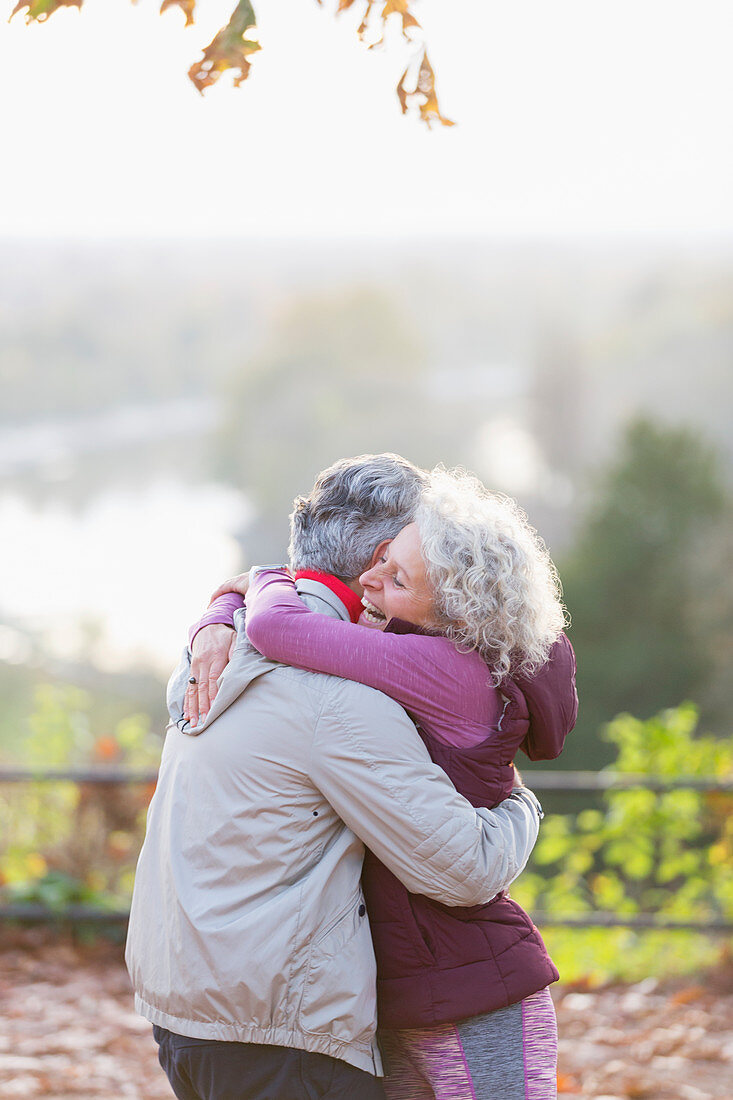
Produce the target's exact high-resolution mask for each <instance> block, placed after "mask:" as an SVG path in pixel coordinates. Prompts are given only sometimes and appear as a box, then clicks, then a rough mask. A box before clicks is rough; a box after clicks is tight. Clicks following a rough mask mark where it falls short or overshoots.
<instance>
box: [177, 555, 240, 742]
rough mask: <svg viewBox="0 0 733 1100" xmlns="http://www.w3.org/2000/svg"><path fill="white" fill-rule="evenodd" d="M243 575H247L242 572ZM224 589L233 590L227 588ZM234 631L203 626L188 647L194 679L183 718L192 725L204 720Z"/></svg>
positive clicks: (215, 690)
mask: <svg viewBox="0 0 733 1100" xmlns="http://www.w3.org/2000/svg"><path fill="white" fill-rule="evenodd" d="M245 576H246V574H245ZM235 579H236V578H235ZM226 591H227V592H230V591H232V589H229V588H228V589H226ZM236 640H237V632H236V630H235V629H234V627H232V626H226V625H225V624H224V623H210V624H209V626H203V627H202V628H201V630H199V632H198V634H197V635H196V637H195V638H194V640H193V645H192V646H191V676H192V677H193V679H194V680H195V681H196V682H195V683H193V684H192V683H189V685H188V687H187V688H186V698H185V699H184V702H183V717H184V718H185V719H186V720H187V721H188V722H190V723H191V725H192V726H197V725H198V724H199V718H200V719H201V721H202V722H203V721H204V720H205V719H206V716H207V714H208V713H209V710H210V709H211V704H212V703H213V702H214V697H215V696H216V693H217V691H218V690H219V688H218V684H217V681H218V679H219V677H220V676H221V674H222V672H223V671H224V669H225V668H226V666H227V665H228V663H229V660H230V658H231V655H232V651H233V649H234V645H235V642H236Z"/></svg>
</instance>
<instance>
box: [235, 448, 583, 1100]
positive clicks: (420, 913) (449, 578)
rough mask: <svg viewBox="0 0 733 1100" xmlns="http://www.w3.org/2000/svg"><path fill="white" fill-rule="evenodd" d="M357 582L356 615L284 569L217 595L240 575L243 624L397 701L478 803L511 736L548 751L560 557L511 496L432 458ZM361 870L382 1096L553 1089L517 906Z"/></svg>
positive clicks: (548, 1020)
mask: <svg viewBox="0 0 733 1100" xmlns="http://www.w3.org/2000/svg"><path fill="white" fill-rule="evenodd" d="M331 580H332V581H333V578H332V579H331ZM360 582H361V585H362V587H363V593H364V595H363V599H362V603H363V606H364V612H363V615H362V617H361V620H360V622H359V624H352V623H349V622H343V621H339V620H334V619H330V618H326V617H325V616H320V615H317V614H314V613H312V612H310V611H308V609H307V608H306V607H305V605H304V604H302V603H301V601H300V600H299V598H298V596H297V593H296V591H295V588H294V583H293V580H292V579H291V577H290V575H289V574H288V572H287V571H286V570H282V569H266V570H256V571H254V572H253V576H252V580H251V582H249V581H248V579H247V577H246V575H242V576H241V577H239V578H235V579H234V580H233V581H231V582H226V584H225V585H223V586H222V587H221V589H219V590H218V591H217V593H215V596H219V595H221V593H223V592H224V591H230V590H237V591H239V592H240V593H245V592H246V603H247V618H246V625H247V634H248V637H249V639H250V641H251V642H252V644H253V645H254V646H255V647H256V648H257V649H258V650H260V652H262V653H263V654H264V655H265V656H266V657H269V658H271V659H274V660H278V661H282V662H284V663H287V664H290V665H295V666H298V667H301V668H306V669H313V670H316V671H320V672H326V673H332V674H334V675H337V676H342V677H345V678H347V679H353V680H358V681H360V682H361V683H364V684H367V685H370V686H372V687H374V688H378V689H379V690H381V691H383V692H385V693H386V694H388V695H390V696H392V698H394V699H396V700H397V701H398V702H399V703H401V704H402V706H404V707H405V709H406V710H407V711H408V713H409V714H410V715H411V717H412V718H413V719H414V721H415V723H416V725H417V733H418V734H419V736H420V737H422V739H423V741H424V742H425V744H426V746H427V749H428V751H429V753H430V755H431V756H432V758H433V760H434V761H435V762H436V763H438V764H440V765H441V766H442V767H443V768H444V769H445V771H446V772H447V773H448V775H449V776H450V778H451V779H452V781H453V783H454V784H455V786H456V787H457V789H458V790H459V791H461V793H462V794H464V795H465V796H466V797H467V798H469V799H470V800H471V801H472V802H473V804H474V805H476V806H488V807H492V806H494V805H496V804H497V803H498V802H499V801H500V800H501V799H502V798H504V797H506V795H507V794H508V793H509V792H510V791H511V787H512V783H513V780H514V767H513V760H514V756H515V754H516V752H517V750H518V749H519V748H523V749H524V751H525V752H526V753H527V754H528V755H529V756H530V757H531V758H533V759H536V758H549V757H554V756H557V755H558V754H559V752H560V751H561V749H562V746H563V743H564V739H565V736H566V735H567V733H568V732H569V730H571V729H572V727H573V725H574V722H575V717H576V713H577V696H576V693H575V661H574V655H573V652H572V648H571V646H570V643H569V642H568V640H567V638H565V636H564V634H563V633H562V629H563V626H564V610H563V606H562V602H561V599H560V589H559V582H558V579H557V574H556V572H555V569H554V567H553V565H552V562H551V560H550V557H549V554H548V552H547V550H546V548H545V546H544V544H543V542H542V541H541V539H540V538H539V537H538V536H537V534H536V532H535V531H534V530H533V529H532V528H531V527H530V526H529V524H528V522H527V519H526V516H525V515H524V513H523V512H522V511H521V510H520V509H519V508H518V506H517V505H516V504H515V503H514V502H513V501H512V500H510V499H509V498H508V497H505V496H503V495H501V494H497V493H490V492H488V491H487V490H486V489H485V488H484V487H483V485H481V483H480V482H478V481H477V480H476V479H475V478H473V477H471V476H470V475H467V474H465V473H464V472H461V471H445V470H443V469H437V470H434V471H433V473H432V475H431V476H430V479H429V483H428V485H427V487H426V488H425V490H424V491H423V493H422V497H421V500H420V503H419V506H418V508H417V512H416V514H415V518H414V522H413V523H411V524H409V525H408V526H407V527H405V528H404V529H403V530H402V531H401V532H400V533H399V534H398V535H397V536H396V538H395V539H393V540H392V541H391V542H388V543H384V544H382V545H381V546H380V547H378V548H377V551H376V552H375V556H374V559H373V562H372V566H371V568H370V569H369V570H367V572H366V573H364V574H363V575H362V576H361V577H360ZM336 583H341V582H336ZM370 627H380V628H381V629H370ZM363 887H364V893H365V897H366V901H367V907H368V910H369V918H370V923H371V928H372V936H373V940H374V947H375V952H376V956H377V967H378V997H379V1021H380V1028H381V1036H380V1037H381V1041H382V1044H383V1047H384V1050H385V1055H386V1062H387V1072H388V1077H387V1079H386V1081H385V1088H386V1092H387V1095H388V1097H389V1100H497V1098H498V1097H501V1098H502V1100H520V1098H521V1100H549V1098H551V1097H555V1096H556V1083H555V1082H556V1057H557V1030H556V1024H555V1017H554V1010H553V1006H552V1001H551V998H550V993H549V985H550V984H551V983H552V982H554V981H556V980H557V977H558V973H557V970H556V969H555V967H554V965H553V963H552V961H551V960H550V958H549V956H548V955H547V952H546V950H545V947H544V944H543V942H542V939H541V937H540V935H539V932H538V931H537V929H536V928H535V927H534V925H533V924H532V922H531V920H530V919H529V917H528V916H527V914H526V913H525V912H524V911H523V910H522V909H521V907H520V906H519V905H517V903H516V902H514V901H513V900H512V899H511V898H510V897H509V896H508V895H506V894H502V895H499V896H497V897H496V898H495V899H494V900H493V901H492V902H490V903H489V904H488V905H484V906H476V907H473V908H471V909H456V908H454V907H446V906H442V905H440V904H437V903H435V902H432V901H430V900H429V899H427V898H425V897H422V896H417V895H411V894H409V893H408V892H407V891H406V890H405V888H404V887H403V886H402V885H401V884H400V883H399V882H398V881H397V880H396V879H395V878H394V877H393V876H392V875H391V874H390V873H389V872H388V871H387V870H386V868H384V867H383V866H382V865H381V864H380V863H379V862H378V861H377V860H376V859H375V858H374V857H373V856H371V855H370V854H369V853H367V857H366V860H365V864H364V872H363Z"/></svg>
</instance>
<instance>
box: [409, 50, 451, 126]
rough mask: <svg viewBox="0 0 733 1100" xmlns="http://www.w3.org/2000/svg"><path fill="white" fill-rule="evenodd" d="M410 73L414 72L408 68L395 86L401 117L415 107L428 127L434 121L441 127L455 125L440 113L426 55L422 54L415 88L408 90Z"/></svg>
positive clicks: (431, 71)
mask: <svg viewBox="0 0 733 1100" xmlns="http://www.w3.org/2000/svg"><path fill="white" fill-rule="evenodd" d="M412 71H414V70H413V66H408V68H407V69H405V71H404V73H403V74H402V76H401V77H400V81H399V83H398V85H397V97H398V99H399V101H400V106H401V108H402V113H403V115H404V114H406V113H407V111H408V109H409V108H410V107H412V106H417V108H418V110H419V111H420V117H421V119H422V120H423V122H425V123H426V124H427V126H428V127H430V126H431V124H432V123H433V122H436V121H437V122H440V123H442V125H443V126H453V125H455V124H454V123H453V122H451V120H450V119H449V118H445V116H444V115H442V114H441V113H440V108H439V106H438V97H437V95H436V92H435V73H434V72H433V67H432V65H431V64H430V62H429V61H428V55H427V53H425V52H423V55H422V59H421V61H420V68H419V70H418V74H417V80H416V82H415V87H414V88H412V89H410V88H409V87H408V78H409V77H410V74H411V72H412Z"/></svg>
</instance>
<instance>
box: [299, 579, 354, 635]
mask: <svg viewBox="0 0 733 1100" xmlns="http://www.w3.org/2000/svg"><path fill="white" fill-rule="evenodd" d="M295 579H296V581H300V580H306V581H318V582H319V584H325V586H326V588H330V589H331V591H332V592H333V594H334V595H335V596H338V598H339V599H340V600H341V603H342V604H343V605H344V607H345V608H346V610H347V611H348V613H349V618H350V619H351V621H352V623H356V622H358V621H359V616H360V615H361V613H362V611H363V610H364V605H363V604H362V602H361V599H360V598H359V596H357V594H356V592H354V591H353V590H352V589H351V588H349V586H348V584H344V582H343V581H340V580H339V579H338V577H334V576H333V574H332V573H318V572H317V571H316V570H315V569H299V570H298V571H297V573H296V574H295Z"/></svg>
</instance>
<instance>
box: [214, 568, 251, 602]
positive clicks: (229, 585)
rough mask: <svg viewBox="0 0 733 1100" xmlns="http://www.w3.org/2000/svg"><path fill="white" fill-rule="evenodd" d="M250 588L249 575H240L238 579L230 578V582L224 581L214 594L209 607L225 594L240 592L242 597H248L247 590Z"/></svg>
mask: <svg viewBox="0 0 733 1100" xmlns="http://www.w3.org/2000/svg"><path fill="white" fill-rule="evenodd" d="M248 588H249V573H248V572H247V573H239V574H238V575H237V576H236V577H230V578H229V580H228V581H224V583H223V584H220V585H219V587H218V588H217V590H216V592H214V593H212V596H211V599H210V600H209V606H211V604H212V603H213V602H214V600H216V599H218V598H219V596H223V595H224V593H225V592H238V593H239V595H240V596H246V595H247V589H248Z"/></svg>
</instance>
